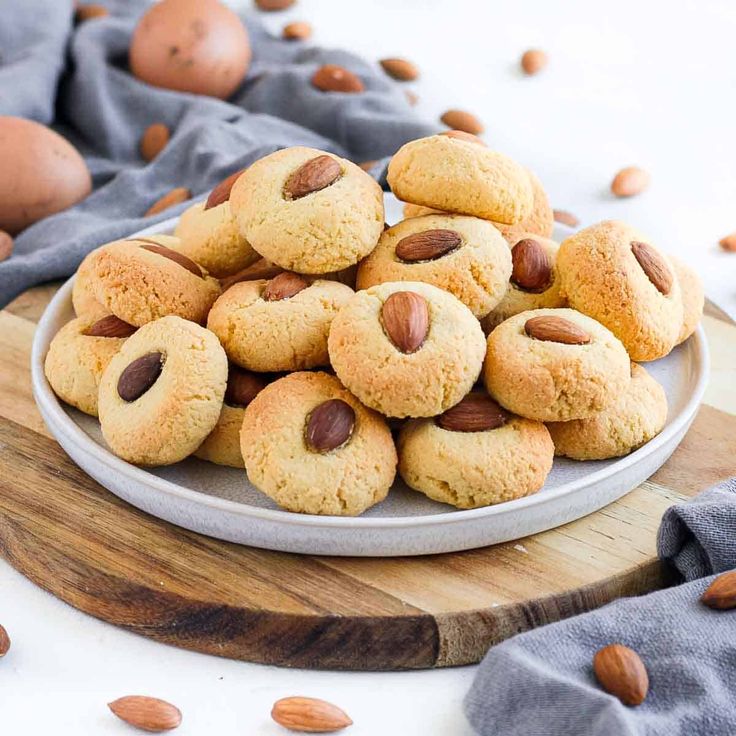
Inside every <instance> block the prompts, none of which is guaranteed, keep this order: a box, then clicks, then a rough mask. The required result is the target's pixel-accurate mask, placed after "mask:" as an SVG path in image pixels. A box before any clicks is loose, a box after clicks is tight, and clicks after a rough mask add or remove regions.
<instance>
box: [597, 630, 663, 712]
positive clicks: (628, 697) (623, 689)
mask: <svg viewBox="0 0 736 736" xmlns="http://www.w3.org/2000/svg"><path fill="white" fill-rule="evenodd" d="M593 672H594V673H595V676H596V679H597V680H598V682H599V683H600V685H601V687H602V688H603V689H604V690H606V691H607V692H609V693H611V695H615V696H616V697H617V698H618V699H619V700H620V701H621V702H622V703H623V704H624V705H640V704H641V703H643V702H644V698H646V696H647V692H648V690H649V676H648V675H647V670H646V667H645V666H644V663H643V662H642V661H641V657H639V655H638V654H637V653H636V652H635V651H634V650H633V649H629V647H626V646H624V645H623V644H609V645H608V646H607V647H603V649H599V650H598V651H597V652H596V654H595V657H594V658H593Z"/></svg>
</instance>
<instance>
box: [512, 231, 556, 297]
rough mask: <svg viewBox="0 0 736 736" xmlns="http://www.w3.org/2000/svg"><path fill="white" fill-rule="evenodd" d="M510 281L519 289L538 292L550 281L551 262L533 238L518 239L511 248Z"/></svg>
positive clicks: (547, 285)
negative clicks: (511, 268) (511, 266)
mask: <svg viewBox="0 0 736 736" xmlns="http://www.w3.org/2000/svg"><path fill="white" fill-rule="evenodd" d="M511 262H512V263H513V270H512V272H511V282H512V283H513V284H516V286H518V287H519V288H520V289H523V290H524V291H528V292H531V293H540V292H542V291H544V290H545V289H547V288H548V287H549V285H550V282H551V281H552V264H551V263H550V262H549V256H548V255H547V252H546V251H545V250H544V248H543V247H542V245H541V244H540V243H539V242H538V241H536V240H534V239H533V238H524V239H523V240H520V241H519V242H518V243H517V244H516V245H515V246H514V247H513V248H512V249H511Z"/></svg>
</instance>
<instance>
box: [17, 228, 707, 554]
mask: <svg viewBox="0 0 736 736" xmlns="http://www.w3.org/2000/svg"><path fill="white" fill-rule="evenodd" d="M174 223H175V221H174V220H172V221H167V222H164V223H161V224H159V225H157V226H156V227H155V228H149V229H148V230H146V231H142V233H141V234H143V233H151V232H166V231H168V230H170V229H172V228H173V225H174ZM71 290H72V279H70V280H69V281H67V283H66V284H64V286H62V288H61V289H60V290H59V291H58V293H57V294H56V295H55V296H54V298H53V299H52V300H51V302H50V304H49V305H48V307H47V309H46V311H45V312H44V315H43V317H42V318H41V321H40V322H39V324H38V329H37V331H36V334H35V337H34V341H33V352H32V357H31V364H32V365H31V370H32V379H33V391H34V396H35V398H36V403H37V404H38V407H39V409H40V411H41V414H42V415H43V418H44V420H45V421H46V424H47V426H48V427H49V430H50V431H51V433H52V434H53V435H54V437H56V439H57V440H58V442H59V443H60V444H61V446H62V447H63V448H64V450H65V451H66V452H67V453H68V454H69V456H70V457H71V458H72V459H73V460H74V461H75V462H76V463H77V464H78V465H79V466H80V467H81V468H82V469H83V470H85V471H86V472H87V473H89V475H91V476H92V477H93V478H94V479H95V480H97V481H98V482H99V483H100V484H101V485H103V486H104V487H105V488H107V489H109V490H110V491H112V492H113V493H114V494H115V495H117V496H119V497H120V498H122V499H124V500H125V501H127V502H129V503H131V504H133V505H134V506H136V507H138V508H140V509H142V510H143V511H146V512H147V513H149V514H153V515H154V516H157V517H159V518H161V519H165V520H166V521H170V522H172V523H173V524H178V525H179V526H183V527H185V528H187V529H191V530H193V531H197V532H201V533H202V534H207V535H209V536H211V537H217V538H218V539H224V540H227V541H231V542H237V543H239V544H247V545H251V546H254V547H263V548H266V549H274V550H281V551H285V552H299V553H309V554H321V555H349V556H377V557H390V556H398V555H421V554H435V553H440V552H454V551H458V550H464V549H472V548H474V547H483V546H486V545H489V544H496V543H498V542H505V541H508V540H511V539H517V538H519V537H524V536H527V535H529V534H535V533H537V532H540V531H544V530H545V529H551V528H553V527H556V526H559V525H560V524H564V523H566V522H568V521H572V520H574V519H579V518H580V517H582V516H585V515H587V514H590V513H591V512H593V511H596V510H597V509H600V508H601V507H603V506H605V505H607V504H609V503H611V502H612V501H615V500H616V499H617V498H620V497H621V496H623V495H624V494H626V493H628V492H629V491H631V490H632V489H634V488H635V487H636V486H638V485H639V484H640V483H641V482H642V481H644V480H646V479H647V478H648V477H649V476H651V475H652V474H653V473H654V472H655V471H656V470H657V469H658V468H659V467H660V466H661V465H662V464H663V463H664V462H665V461H666V460H667V458H668V457H669V456H670V455H671V454H672V452H673V451H674V449H675V448H676V447H677V445H678V444H679V442H680V440H682V438H683V436H684V435H685V432H687V429H688V427H689V426H690V423H691V422H692V420H693V418H694V416H695V413H696V411H697V409H698V406H699V404H700V401H701V398H702V396H703V392H704V390H705V385H706V381H707V376H708V351H707V347H706V341H705V336H704V333H703V331H702V328H698V331H697V332H696V333H695V334H694V335H693V336H692V337H691V338H690V339H689V340H688V341H687V342H686V343H685V344H684V345H681V346H679V347H678V348H676V349H675V350H674V351H673V352H672V353H671V354H670V355H668V356H667V357H666V358H663V359H662V360H658V361H656V362H654V363H648V364H647V366H646V368H647V370H648V371H649V372H650V373H651V374H652V375H653V376H654V378H656V379H657V380H658V381H659V382H660V383H661V384H662V385H663V386H664V388H665V391H666V393H667V399H668V402H669V417H668V420H667V424H666V426H665V428H664V430H663V431H662V432H661V433H660V434H659V435H658V436H657V437H656V438H655V439H653V440H652V441H651V442H649V443H647V444H646V445H645V446H644V447H642V448H641V449H639V450H637V451H636V452H634V453H632V454H631V455H628V456H627V457H624V458H621V459H618V460H605V461H590V462H584V463H580V462H575V461H572V460H566V459H556V460H555V464H554V468H553V469H552V472H551V473H550V475H549V477H548V478H547V482H546V483H545V485H544V488H543V489H542V490H541V491H539V492H538V493H535V494H534V495H532V496H528V497H526V498H521V499H519V500H516V501H509V502H507V503H503V504H499V505H497V506H489V507H487V508H481V509H473V510H469V511H458V510H456V509H454V508H452V507H451V506H446V505H443V504H440V503H436V502H434V501H430V500H429V499H428V498H426V497H425V496H424V495H422V494H420V493H416V492H414V491H412V490H411V489H409V488H407V487H406V486H405V485H404V484H403V483H402V482H400V481H397V483H396V484H395V486H394V488H393V489H392V490H391V492H390V493H389V496H388V498H387V499H386V500H385V501H383V502H382V503H380V504H378V505H377V506H374V507H373V508H372V509H370V510H369V511H367V512H366V513H365V514H363V515H362V516H360V517H358V518H347V517H333V516H309V515H303V514H294V513H290V512H288V511H282V510H280V509H278V508H277V507H276V505H275V504H274V503H273V502H272V501H271V500H270V499H269V498H267V497H266V496H264V495H263V494H262V493H260V492H259V491H257V490H256V489H255V488H254V487H253V486H251V485H250V484H249V483H248V481H247V479H246V476H245V473H244V472H243V471H239V470H235V469H232V468H224V467H220V466H217V465H213V464H211V463H207V462H205V461H203V460H198V459H195V458H191V459H187V460H185V461H184V462H182V463H178V464H177V465H174V466H171V467H166V468H155V469H144V468H138V467H136V466H134V465H130V464H129V463H126V462H125V461H123V460H121V459H120V458H118V457H116V456H115V455H113V454H112V453H111V452H110V451H109V450H108V449H107V447H106V445H105V443H104V440H103V439H102V435H101V433H100V429H99V425H98V423H97V421H96V420H95V419H93V418H92V417H89V416H86V415H85V414H82V413H81V412H78V411H76V410H74V409H71V408H70V407H68V406H66V405H64V404H62V403H60V402H59V401H58V400H57V398H56V396H55V395H54V393H53V392H52V390H51V388H50V386H49V384H48V382H47V381H46V377H45V376H44V373H43V361H44V358H45V355H46V351H47V350H48V346H49V343H50V341H51V339H52V338H53V336H54V335H55V334H56V332H57V331H58V330H59V328H60V327H61V326H62V325H63V324H64V323H66V322H67V321H68V320H69V319H71V318H72V317H73V316H74V315H73V310H72V305H71Z"/></svg>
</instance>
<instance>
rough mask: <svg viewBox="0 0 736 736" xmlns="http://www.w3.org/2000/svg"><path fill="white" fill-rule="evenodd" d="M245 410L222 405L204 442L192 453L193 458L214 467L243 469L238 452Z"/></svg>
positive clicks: (241, 459) (239, 452)
mask: <svg viewBox="0 0 736 736" xmlns="http://www.w3.org/2000/svg"><path fill="white" fill-rule="evenodd" d="M244 416H245V408H244V407H242V406H229V405H228V404H223V405H222V410H221V411H220V418H219V419H218V420H217V424H215V427H214V429H213V430H212V431H211V432H210V433H209V434H208V435H207V438H206V439H205V441H204V442H203V443H202V444H201V445H200V446H199V447H198V448H197V449H196V451H195V452H194V455H195V457H198V458H200V460H207V461H208V462H211V463H215V465H226V466H228V467H231V468H243V467H245V466H244V465H243V454H242V453H241V451H240V428H241V426H242V425H243V417H244Z"/></svg>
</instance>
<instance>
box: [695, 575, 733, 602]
mask: <svg viewBox="0 0 736 736" xmlns="http://www.w3.org/2000/svg"><path fill="white" fill-rule="evenodd" d="M700 601H701V602H702V603H703V605H705V606H708V608H715V609H716V610H719V611H728V610H731V609H733V608H736V570H731V571H729V572H724V573H722V574H721V575H719V576H718V577H717V578H715V580H713V582H712V583H711V584H710V585H709V586H708V587H707V588H706V589H705V592H704V593H703V595H702V596H700Z"/></svg>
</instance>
